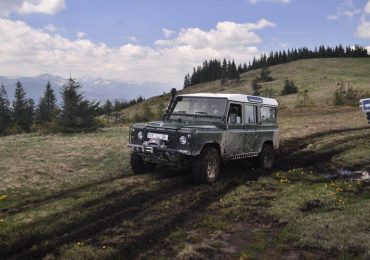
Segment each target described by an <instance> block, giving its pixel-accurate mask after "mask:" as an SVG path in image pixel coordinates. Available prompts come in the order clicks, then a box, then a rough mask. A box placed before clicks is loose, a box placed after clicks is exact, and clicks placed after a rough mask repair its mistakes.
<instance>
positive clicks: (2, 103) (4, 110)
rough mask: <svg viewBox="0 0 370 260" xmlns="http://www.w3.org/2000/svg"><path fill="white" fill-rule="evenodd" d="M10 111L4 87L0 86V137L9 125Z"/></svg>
mask: <svg viewBox="0 0 370 260" xmlns="http://www.w3.org/2000/svg"><path fill="white" fill-rule="evenodd" d="M11 119H12V117H11V111H10V102H9V100H8V95H7V93H6V90H5V86H4V85H1V88H0V135H3V134H4V133H5V131H6V130H7V129H8V128H9V127H10V125H11Z"/></svg>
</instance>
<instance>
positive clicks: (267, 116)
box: [261, 107, 276, 124]
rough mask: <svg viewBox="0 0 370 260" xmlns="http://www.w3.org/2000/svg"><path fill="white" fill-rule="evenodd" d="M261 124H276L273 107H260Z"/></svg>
mask: <svg viewBox="0 0 370 260" xmlns="http://www.w3.org/2000/svg"><path fill="white" fill-rule="evenodd" d="M261 122H262V124H266V123H267V124H268V123H270V124H271V123H272V124H274V123H276V108H275V107H261Z"/></svg>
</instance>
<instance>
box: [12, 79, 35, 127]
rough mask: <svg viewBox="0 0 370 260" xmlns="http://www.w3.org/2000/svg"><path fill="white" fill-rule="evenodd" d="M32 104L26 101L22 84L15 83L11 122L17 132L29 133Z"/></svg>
mask: <svg viewBox="0 0 370 260" xmlns="http://www.w3.org/2000/svg"><path fill="white" fill-rule="evenodd" d="M33 109H34V102H33V100H32V99H30V100H27V99H26V91H25V90H24V88H23V86H22V84H21V83H20V82H19V81H18V82H17V83H16V88H15V93H14V101H13V119H14V120H13V121H14V127H15V129H17V131H25V132H29V131H30V130H31V125H32V122H33Z"/></svg>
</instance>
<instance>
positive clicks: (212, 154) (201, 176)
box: [193, 146, 220, 184]
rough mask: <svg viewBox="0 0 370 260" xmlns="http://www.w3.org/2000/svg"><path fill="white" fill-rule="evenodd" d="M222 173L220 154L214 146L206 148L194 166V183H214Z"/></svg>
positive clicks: (196, 159)
mask: <svg viewBox="0 0 370 260" xmlns="http://www.w3.org/2000/svg"><path fill="white" fill-rule="evenodd" d="M219 173H220V154H219V152H218V150H217V149H216V148H214V147H212V146H208V147H205V148H204V149H203V151H202V152H201V154H200V155H199V156H198V157H197V158H195V160H194V165H193V180H194V183H196V184H199V183H212V182H214V181H215V180H216V179H217V177H218V175H219Z"/></svg>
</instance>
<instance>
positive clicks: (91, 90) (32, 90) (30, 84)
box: [0, 74, 172, 102]
mask: <svg viewBox="0 0 370 260" xmlns="http://www.w3.org/2000/svg"><path fill="white" fill-rule="evenodd" d="M76 80H77V81H78V82H79V83H80V84H81V86H82V88H81V91H82V92H83V95H84V97H85V98H87V99H89V100H96V101H102V102H104V101H105V100H106V99H110V100H115V99H118V100H121V101H123V100H132V99H134V98H137V97H139V96H140V95H141V96H143V97H145V98H149V97H152V96H156V95H160V94H162V93H163V92H169V91H170V89H171V87H172V86H170V85H166V84H162V83H157V82H127V81H117V80H109V79H103V78H89V77H83V78H78V79H76ZM17 81H20V82H21V83H22V85H23V87H24V88H25V90H26V92H27V97H28V98H32V99H34V100H35V101H36V102H37V101H38V100H39V98H40V97H41V96H42V94H43V92H44V90H45V86H46V83H47V82H48V81H50V83H51V86H52V87H53V89H54V91H55V93H56V95H57V98H58V100H60V99H61V97H60V91H61V88H62V86H63V84H65V83H66V79H65V78H62V77H59V76H53V75H50V74H42V75H39V76H36V77H5V76H0V84H4V86H5V89H6V91H7V92H8V97H9V99H10V100H12V99H13V96H14V90H15V84H16V82H17Z"/></svg>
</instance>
